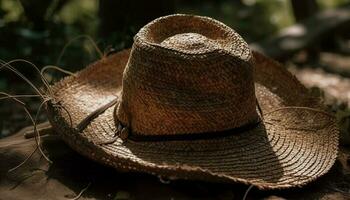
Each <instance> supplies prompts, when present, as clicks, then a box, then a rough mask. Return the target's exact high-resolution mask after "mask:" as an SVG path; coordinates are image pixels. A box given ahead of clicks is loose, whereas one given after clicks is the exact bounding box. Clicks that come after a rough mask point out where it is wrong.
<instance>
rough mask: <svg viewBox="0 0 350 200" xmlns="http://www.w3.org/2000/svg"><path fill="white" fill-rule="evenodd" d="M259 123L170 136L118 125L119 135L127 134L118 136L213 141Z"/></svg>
mask: <svg viewBox="0 0 350 200" xmlns="http://www.w3.org/2000/svg"><path fill="white" fill-rule="evenodd" d="M119 123H120V122H119ZM260 123H261V120H260V118H257V119H256V120H254V121H253V122H251V123H248V124H245V125H243V126H240V127H236V128H232V129H228V130H224V131H216V132H203V133H191V134H188V133H187V134H186V133H180V134H171V135H141V134H137V133H135V132H133V131H130V129H129V127H125V126H123V125H122V124H121V123H120V124H121V130H119V133H122V130H123V129H124V130H125V129H126V130H127V134H126V135H120V136H121V138H122V139H123V140H132V141H137V142H156V141H188V140H207V139H215V138H221V137H227V136H231V135H235V134H239V133H243V132H246V131H249V130H252V129H254V128H256V127H258V126H259V124H260Z"/></svg>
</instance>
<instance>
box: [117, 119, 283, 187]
mask: <svg viewBox="0 0 350 200" xmlns="http://www.w3.org/2000/svg"><path fill="white" fill-rule="evenodd" d="M210 134H211V133H210ZM212 134H218V135H220V136H215V135H214V136H213V138H210V139H206V141H205V142H203V140H202V141H194V140H188V141H178V140H177V141H156V142H154V141H152V142H149V141H147V142H142V141H141V142H139V141H138V142H134V141H133V142H128V141H127V142H125V143H124V145H125V146H126V148H127V149H128V150H130V151H131V152H132V154H133V155H135V156H136V157H137V158H139V159H141V160H142V161H144V162H147V163H155V164H156V165H157V166H160V169H161V168H163V169H164V168H167V167H166V166H169V165H170V166H172V167H173V168H175V169H176V170H166V171H165V173H164V174H166V175H167V176H169V177H178V178H186V177H190V178H191V179H198V180H209V181H210V180H214V181H219V182H227V181H228V182H232V180H233V181H235V182H241V181H238V180H239V179H243V180H246V181H248V183H249V182H250V181H252V182H251V183H253V181H255V183H257V182H256V180H259V182H258V184H260V183H263V184H266V183H277V182H278V181H279V180H280V178H282V177H283V175H284V171H283V167H282V165H281V163H280V160H279V158H278V156H277V155H276V153H275V150H274V149H273V148H272V146H271V143H270V142H269V141H270V139H269V137H268V133H267V130H266V128H265V125H264V124H263V123H262V122H261V123H259V124H258V125H257V126H255V127H252V128H251V129H249V130H238V129H236V130H234V132H233V133H228V132H227V131H225V133H224V134H228V135H224V134H223V133H222V132H217V133H212ZM212 141H213V142H212ZM141 143H148V144H149V146H147V145H144V144H141ZM179 143H182V144H180V145H178V144H179ZM138 144H140V145H138ZM203 144H205V145H207V147H208V149H205V147H204V148H203ZM145 150H146V151H150V150H151V151H153V152H154V154H155V155H157V156H155V155H152V154H149V153H148V154H147V153H146V154H145V153H144V152H145ZM192 160H193V162H192ZM195 161H198V162H197V163H196V162H195ZM162 165H164V166H162ZM182 166H184V167H183V168H182ZM191 167H193V169H194V170H193V171H192V172H190V173H188V172H184V171H182V172H181V170H180V169H184V170H186V169H189V168H191ZM168 168H169V167H168ZM237 169H239V170H237ZM158 170H159V169H156V170H155V171H158ZM159 171H161V170H159ZM200 171H201V172H203V171H205V172H204V173H201V172H200ZM223 176H224V177H226V178H222V177H223Z"/></svg>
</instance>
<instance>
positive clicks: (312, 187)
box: [0, 134, 350, 200]
mask: <svg viewBox="0 0 350 200" xmlns="http://www.w3.org/2000/svg"><path fill="white" fill-rule="evenodd" d="M43 147H44V150H45V152H46V153H47V155H48V156H49V157H50V159H51V160H52V161H53V164H51V165H49V164H48V163H47V161H46V160H44V159H43V158H42V157H41V156H40V154H39V153H36V154H35V156H34V157H33V158H32V159H30V160H29V161H28V162H27V163H26V164H25V165H23V166H22V167H20V168H18V169H17V170H15V171H13V172H8V170H9V169H10V168H12V167H14V166H16V165H17V164H18V163H20V162H21V161H23V160H24V159H25V157H26V156H27V155H28V154H29V153H30V152H31V151H32V150H33V149H34V148H35V142H34V140H33V139H24V137H23V135H21V134H16V135H12V136H9V137H6V138H4V139H1V140H0V160H1V161H6V162H2V163H1V165H0V177H1V179H0V194H1V195H0V199H4V200H5V199H6V200H12V199H16V200H17V199H71V198H74V197H76V196H77V195H78V194H79V193H80V191H81V190H82V189H84V188H85V187H86V186H87V185H90V186H89V187H88V188H87V189H86V190H85V192H84V193H83V194H82V196H81V198H80V199H223V200H224V199H225V200H226V199H242V198H243V196H244V193H245V191H246V190H247V188H248V186H246V185H242V184H222V183H206V182H197V181H172V182H169V183H164V181H163V183H162V181H160V180H159V179H158V178H157V177H154V176H150V175H145V174H138V173H119V172H117V171H115V170H114V169H111V168H108V167H105V166H102V165H99V164H97V163H95V162H93V161H90V160H88V159H85V158H84V157H82V156H80V155H78V154H77V153H75V152H74V151H73V150H71V149H70V148H69V147H68V146H67V145H66V144H65V143H63V142H62V141H61V140H60V139H59V138H58V136H55V135H49V136H45V137H43ZM349 155H350V154H349V149H346V148H342V150H341V152H340V154H339V158H338V160H337V162H336V164H335V165H334V167H333V168H332V169H331V171H330V172H329V173H328V174H327V175H325V176H323V177H321V178H320V179H318V180H317V181H315V182H313V183H311V184H309V185H307V186H306V187H303V188H299V189H289V190H282V191H276V190H273V191H259V190H257V189H255V188H253V189H252V190H251V191H250V192H249V194H248V197H247V199H264V198H267V199H283V198H286V199H350V194H349V191H350V185H349V181H350V170H349Z"/></svg>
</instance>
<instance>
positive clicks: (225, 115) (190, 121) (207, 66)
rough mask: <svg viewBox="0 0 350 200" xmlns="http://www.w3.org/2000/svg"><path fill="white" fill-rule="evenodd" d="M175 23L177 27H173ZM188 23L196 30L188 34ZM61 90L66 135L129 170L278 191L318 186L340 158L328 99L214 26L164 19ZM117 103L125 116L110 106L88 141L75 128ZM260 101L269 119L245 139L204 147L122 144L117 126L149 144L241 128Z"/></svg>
mask: <svg viewBox="0 0 350 200" xmlns="http://www.w3.org/2000/svg"><path fill="white" fill-rule="evenodd" d="M169 18H173V19H177V20H173V19H172V20H170V22H172V23H170V24H167V23H169V21H168V20H165V19H169ZM162 20H163V21H162ZM181 20H185V22H186V23H184V22H181ZM188 20H190V22H192V24H191V25H189V26H188V27H184V28H181V26H183V24H188V23H187V22H188ZM175 21H177V23H175ZM165 25H168V29H167V28H166V26H165ZM180 25H181V26H180ZM164 27H165V28H164ZM169 27H170V30H171V31H170V30H169ZM191 27H195V28H192V29H191ZM220 27H221V28H222V29H220ZM213 29H215V30H217V31H214V30H213ZM153 30H154V31H156V32H152V31H153ZM144 38H146V40H145V39H144ZM208 38H209V39H208ZM184 40H185V41H184ZM217 40H219V42H216V41H217ZM223 40H225V41H223ZM227 52H229V53H227ZM146 58H147V59H146ZM253 58H254V59H253ZM254 60H255V62H254ZM172 64H173V65H172ZM152 66H154V67H152ZM229 66H231V68H233V69H230V68H229ZM237 68H239V69H237ZM142 69H144V70H143V71H142ZM173 69H181V70H182V71H181V70H180V71H177V70H173ZM229 70H231V71H229ZM123 72H124V73H123ZM164 73H165V74H164ZM225 73H230V74H231V76H227V75H225ZM191 74H192V75H191ZM215 74H216V75H218V76H215ZM235 74H236V76H235ZM195 75H197V76H199V77H196V76H195ZM164 77H167V78H168V79H167V80H166V79H164ZM220 77H221V78H220ZM222 77H223V78H222ZM206 80H207V81H206ZM214 80H215V81H214ZM211 81H212V82H211ZM231 81H233V82H234V84H230V82H231ZM171 82H172V83H175V86H176V88H171V86H174V85H171V84H170V83H171ZM160 83H163V84H160ZM157 86H158V87H157ZM192 86H193V87H192ZM254 87H255V92H254ZM140 88H141V89H140ZM164 88H165V89H164ZM187 88H190V89H189V90H186V89H187ZM53 90H54V92H55V101H56V102H59V103H60V104H61V105H62V106H64V107H65V109H62V108H60V107H57V106H55V104H54V102H53V103H52V102H51V103H49V104H48V106H47V110H48V116H49V119H50V122H51V123H52V125H53V126H54V128H55V129H56V131H57V132H58V133H60V134H61V135H62V138H63V139H64V140H65V141H66V142H67V143H68V144H69V145H70V146H71V147H72V148H73V149H75V150H76V151H78V152H79V153H81V154H82V155H85V156H87V157H89V158H91V159H93V160H95V161H98V162H100V163H103V164H105V165H108V166H112V167H115V168H117V169H119V170H124V171H142V172H146V173H151V174H155V175H160V176H165V177H168V178H182V179H201V180H210V181H227V182H242V183H246V184H252V185H254V186H256V187H259V188H262V189H273V188H288V187H293V186H301V185H304V184H306V183H308V182H310V181H312V180H314V179H316V178H317V177H319V176H321V175H323V174H324V173H326V172H327V171H328V170H329V169H330V168H331V166H332V165H333V163H334V161H335V159H336V156H337V146H338V129H337V127H336V122H335V118H334V117H333V116H331V115H329V114H327V113H326V112H324V111H322V110H323V109H324V108H323V106H322V105H321V104H320V103H319V99H316V98H314V97H312V96H310V95H309V94H308V91H307V90H306V88H305V87H304V86H302V85H301V84H300V83H299V82H298V81H297V79H296V78H295V77H294V76H292V75H291V74H290V73H289V72H288V71H287V70H285V69H284V67H283V66H281V65H280V64H278V63H276V62H275V61H272V60H271V59H269V58H267V57H265V56H263V55H260V54H259V53H256V52H253V53H252V52H250V50H249V48H248V47H247V45H246V43H245V42H244V41H243V40H242V39H241V38H240V36H239V35H238V34H236V33H235V32H234V31H233V30H231V29H229V28H228V27H226V26H225V25H223V24H222V23H220V22H217V21H214V20H212V19H209V18H203V17H195V16H186V15H174V16H170V17H165V18H161V19H158V20H156V21H154V22H152V23H150V24H148V25H147V26H146V27H144V28H143V29H141V30H140V32H139V34H137V35H136V37H135V43H134V46H133V49H132V50H124V51H121V52H119V53H117V54H114V55H112V56H110V57H106V58H103V59H101V60H100V61H98V62H96V63H94V64H92V65H90V66H88V67H87V68H85V69H84V70H82V71H80V72H78V73H76V75H75V76H70V77H67V78H64V79H63V80H61V81H60V82H58V83H56V84H55V85H54V86H53ZM139 90H141V91H139ZM172 92H173V93H172ZM181 94H183V95H181ZM138 95H141V97H142V98H140V97H139V96H138ZM174 97H176V98H174ZM115 98H119V99H120V101H119V102H118V103H117V105H115V106H116V109H115V108H114V106H113V107H110V108H109V109H107V110H106V111H105V112H104V113H102V114H101V115H99V116H98V117H97V118H96V119H94V120H92V122H91V123H89V125H88V126H87V127H86V128H85V129H84V130H82V131H81V132H78V131H77V129H76V128H74V127H76V126H77V125H78V124H79V123H80V122H81V121H82V120H83V119H84V118H86V117H87V116H88V115H89V114H90V113H92V112H94V111H95V110H96V109H98V108H100V107H101V106H103V105H105V104H107V103H109V102H110V101H112V100H113V99H115ZM255 98H257V100H258V102H259V104H260V107H261V110H262V113H263V120H262V122H261V123H260V124H259V125H258V126H256V127H255V128H252V129H250V130H247V131H244V132H239V133H232V134H231V135H229V136H225V137H215V138H212V139H199V140H177V141H133V140H124V141H123V140H122V139H121V138H119V137H117V139H116V140H113V138H115V132H116V130H118V124H117V123H118V122H116V119H118V120H117V121H121V122H122V124H123V125H127V126H130V127H131V129H132V130H136V131H135V132H136V133H137V134H143V135H145V136H148V135H160V136H161V135H169V134H170V135H173V134H178V133H180V134H184V133H186V134H196V133H201V132H213V134H215V131H222V130H226V129H229V128H235V127H240V126H242V125H244V124H247V123H250V122H251V121H254V120H256V118H257V117H258V114H257V111H256V104H255V103H256V101H255ZM204 99H207V100H206V101H205V100H204ZM238 99H239V100H238ZM224 108H226V109H224ZM67 111H68V112H69V113H70V115H71V120H70V117H69V116H68V115H67ZM185 111H187V112H185ZM182 118H184V119H185V120H181V119H182ZM131 119H132V120H131ZM167 120H168V121H167ZM71 123H72V124H71ZM110 141H112V142H110Z"/></svg>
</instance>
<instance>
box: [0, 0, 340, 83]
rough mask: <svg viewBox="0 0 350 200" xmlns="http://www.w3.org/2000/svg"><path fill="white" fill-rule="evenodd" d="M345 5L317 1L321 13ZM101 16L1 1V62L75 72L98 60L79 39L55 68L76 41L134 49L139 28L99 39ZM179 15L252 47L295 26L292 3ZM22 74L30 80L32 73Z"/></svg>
mask: <svg viewBox="0 0 350 200" xmlns="http://www.w3.org/2000/svg"><path fill="white" fill-rule="evenodd" d="M345 2H346V0H333V1H329V0H318V3H319V5H320V7H321V8H322V9H323V8H329V7H334V6H338V5H339V4H342V3H345ZM118 9H123V8H116V12H118ZM98 11H99V0H83V1H82V0H1V1H0V35H1V37H0V44H1V45H0V59H2V60H5V61H9V60H12V59H15V58H23V59H26V60H28V61H31V62H33V63H35V64H36V65H37V66H39V67H42V66H45V65H49V64H54V65H55V64H57V65H59V66H61V67H64V68H65V69H68V70H71V71H76V70H77V69H80V68H82V67H84V66H85V65H87V64H88V63H91V62H92V61H94V60H96V59H97V58H98V54H97V52H96V51H95V49H94V48H93V45H92V44H91V43H90V42H89V41H88V40H83V39H80V40H77V41H74V42H72V43H71V45H70V46H69V48H67V49H66V51H65V55H64V56H63V57H62V59H61V60H60V62H59V63H57V59H58V57H59V55H60V52H61V50H62V48H63V47H64V45H65V44H67V43H68V41H70V40H71V39H72V38H74V37H76V36H79V35H89V36H91V37H92V38H93V39H94V41H95V42H96V44H97V46H98V47H99V48H100V49H101V50H102V51H103V50H105V49H106V48H107V47H110V46H111V47H113V48H115V49H117V50H118V49H122V48H127V47H130V46H131V44H132V38H133V35H134V34H135V33H136V32H137V28H135V27H132V26H130V27H126V28H124V29H123V31H122V32H114V33H111V34H109V35H110V36H109V37H100V36H99V34H98V25H99V17H98ZM130 12H132V10H131V11H130ZM175 12H177V13H190V14H198V15H206V16H210V17H213V18H216V19H218V20H220V21H223V22H224V23H226V24H228V25H229V26H231V27H233V28H234V29H235V30H236V31H237V32H239V33H240V34H241V35H242V36H243V37H244V38H245V39H246V40H247V41H248V42H254V41H259V40H262V39H263V38H265V37H267V36H270V35H271V34H273V33H275V32H276V31H278V30H279V29H281V28H283V27H286V26H288V25H291V24H292V23H294V19H293V16H292V11H291V6H290V1H289V0H240V1H233V0H216V1H211V0H191V1H188V0H175ZM24 73H29V74H30V70H29V68H28V70H25V69H24ZM4 75H5V74H4V73H0V90H5V89H6V87H7V86H8V83H7V80H8V79H7V78H5V77H4ZM5 76H7V74H6V75H5Z"/></svg>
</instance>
